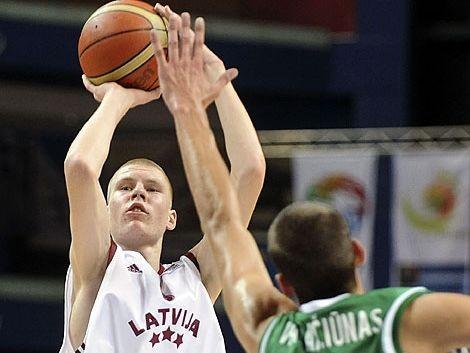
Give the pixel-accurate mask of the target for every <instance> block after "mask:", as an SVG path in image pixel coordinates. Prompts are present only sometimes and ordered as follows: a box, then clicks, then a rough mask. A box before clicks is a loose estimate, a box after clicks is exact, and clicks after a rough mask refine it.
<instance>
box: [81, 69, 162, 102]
mask: <svg viewBox="0 0 470 353" xmlns="http://www.w3.org/2000/svg"><path fill="white" fill-rule="evenodd" d="M82 81H83V85H84V86H85V88H86V89H87V91H88V92H90V93H91V94H93V98H95V100H96V101H98V102H101V101H103V99H104V97H106V96H108V95H118V96H119V100H120V101H121V102H123V103H125V104H127V105H128V107H129V108H134V107H136V106H138V105H142V104H146V103H149V102H151V101H153V100H155V99H158V98H160V96H161V92H160V88H157V89H155V90H153V91H143V90H140V89H134V88H124V87H122V86H121V85H119V84H117V83H116V82H106V83H103V84H101V85H99V86H95V85H94V84H92V83H91V82H90V81H88V79H87V78H86V76H85V75H82Z"/></svg>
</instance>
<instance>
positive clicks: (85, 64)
mask: <svg viewBox="0 0 470 353" xmlns="http://www.w3.org/2000/svg"><path fill="white" fill-rule="evenodd" d="M152 29H156V30H157V33H158V36H159V40H160V43H161V44H162V46H163V47H164V48H166V47H167V45H168V22H167V20H166V19H163V18H162V17H160V16H159V15H158V14H157V13H156V12H155V10H154V9H153V7H152V6H151V5H149V4H147V3H145V2H142V1H138V0H119V1H113V2H110V3H108V4H106V5H104V6H102V7H100V8H99V9H98V10H96V11H95V12H94V13H93V14H92V15H91V16H90V18H89V19H88V20H87V22H86V23H85V25H84V26H83V29H82V33H81V35H80V40H79V42H78V56H79V60H80V66H81V67H82V70H83V72H84V73H85V75H86V76H87V78H88V80H89V81H90V82H91V83H93V84H94V85H100V84H102V83H105V82H112V81H113V82H117V83H119V84H120V85H122V86H124V87H127V88H140V89H143V90H146V91H150V90H153V89H155V88H157V87H158V86H159V83H158V71H157V61H156V60H155V58H154V55H153V48H152V44H151V42H150V31H151V30H152Z"/></svg>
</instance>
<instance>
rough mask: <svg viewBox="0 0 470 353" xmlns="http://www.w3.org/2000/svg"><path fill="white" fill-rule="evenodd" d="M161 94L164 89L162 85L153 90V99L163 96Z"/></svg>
mask: <svg viewBox="0 0 470 353" xmlns="http://www.w3.org/2000/svg"><path fill="white" fill-rule="evenodd" d="M161 95H162V90H161V88H160V87H157V88H156V89H154V90H153V91H152V96H153V99H158V98H160V97H161Z"/></svg>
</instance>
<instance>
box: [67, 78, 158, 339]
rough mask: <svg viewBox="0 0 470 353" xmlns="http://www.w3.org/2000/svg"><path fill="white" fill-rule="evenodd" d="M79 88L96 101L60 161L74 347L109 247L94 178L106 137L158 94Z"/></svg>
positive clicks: (85, 322)
mask: <svg viewBox="0 0 470 353" xmlns="http://www.w3.org/2000/svg"><path fill="white" fill-rule="evenodd" d="M84 84H85V87H86V88H87V89H88V90H89V91H90V92H92V93H93V95H94V97H95V99H96V100H98V101H102V103H101V105H100V106H99V107H98V109H97V110H96V112H95V113H94V114H93V115H92V116H91V118H90V119H89V120H88V121H87V122H86V124H85V125H84V126H83V128H82V129H81V130H80V132H79V134H78V135H77V137H76V138H75V140H74V141H73V143H72V145H71V146H70V149H69V151H68V153H67V157H66V159H65V163H64V172H65V181H66V184H67V194H68V199H69V208H70V229H71V235H72V243H71V246H70V263H71V265H72V269H73V273H74V276H73V297H72V309H71V317H70V336H71V341H72V344H73V345H74V347H77V346H78V345H80V343H81V342H83V338H84V336H85V331H86V328H87V325H88V320H89V316H90V313H91V309H92V307H93V303H94V301H95V298H96V294H97V293H98V289H99V287H100V284H101V280H102V278H103V275H104V272H105V270H106V260H107V255H108V250H109V247H110V234H109V220H108V212H107V206H106V201H105V198H104V195H103V192H102V190H101V187H100V184H99V182H98V179H99V176H100V174H101V169H102V168H103V164H104V162H105V160H106V158H107V156H108V152H109V146H110V143H111V139H112V136H113V133H114V130H115V129H116V126H117V125H118V123H119V121H120V120H121V119H122V118H123V117H124V115H125V113H126V112H127V111H128V110H129V108H131V107H133V106H135V105H138V104H143V103H145V102H148V101H150V100H153V99H156V98H158V97H159V95H160V93H159V91H154V92H143V91H137V90H125V89H124V88H122V87H120V86H118V85H117V84H114V83H106V84H103V85H101V86H97V87H95V86H93V85H92V84H90V83H89V82H88V81H87V80H86V79H84Z"/></svg>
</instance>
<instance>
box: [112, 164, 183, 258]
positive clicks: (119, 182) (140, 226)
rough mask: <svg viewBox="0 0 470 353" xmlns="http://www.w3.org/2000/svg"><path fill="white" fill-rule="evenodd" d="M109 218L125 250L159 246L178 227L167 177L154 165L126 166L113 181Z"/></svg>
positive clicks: (114, 232) (113, 230)
mask: <svg viewBox="0 0 470 353" xmlns="http://www.w3.org/2000/svg"><path fill="white" fill-rule="evenodd" d="M109 217H110V228H111V234H112V235H113V238H114V240H115V241H116V242H117V243H118V244H119V245H121V246H122V247H124V248H125V249H130V250H132V249H135V250H137V249H138V248H140V247H142V246H152V245H155V244H157V243H158V241H160V240H161V238H162V237H163V234H164V233H165V231H166V230H172V229H174V227H175V225H176V212H175V211H174V210H171V191H170V186H169V183H168V180H167V179H166V176H165V175H164V174H163V173H162V171H160V170H159V169H157V168H155V167H152V166H147V165H130V166H126V167H123V168H122V169H121V170H119V171H118V172H117V174H116V175H115V176H114V178H113V181H112V185H111V189H110V196H109Z"/></svg>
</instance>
